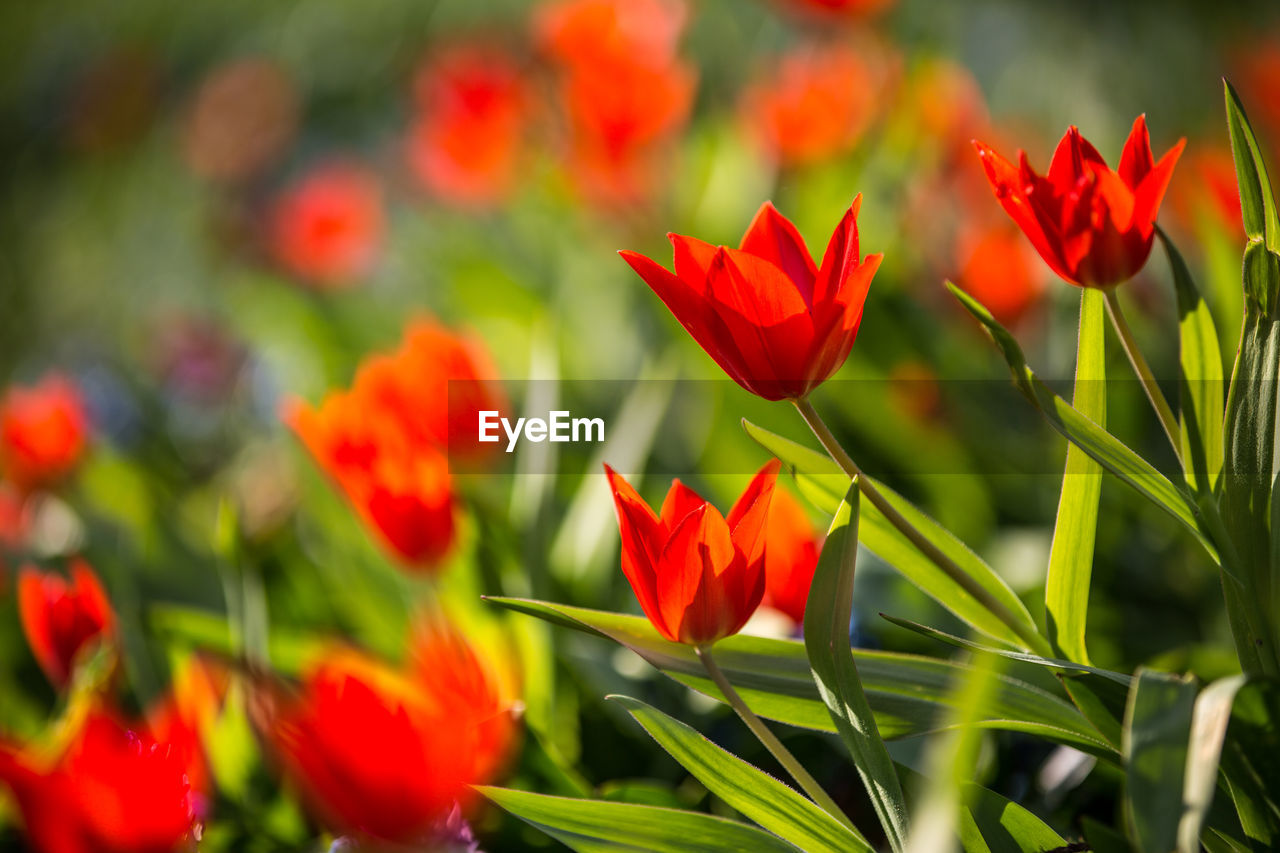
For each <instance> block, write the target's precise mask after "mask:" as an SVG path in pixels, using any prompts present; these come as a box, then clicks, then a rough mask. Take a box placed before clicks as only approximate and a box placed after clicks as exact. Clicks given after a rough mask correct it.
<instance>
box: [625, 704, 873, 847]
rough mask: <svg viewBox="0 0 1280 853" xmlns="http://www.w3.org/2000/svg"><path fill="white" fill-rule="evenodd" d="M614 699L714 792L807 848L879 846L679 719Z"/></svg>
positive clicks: (743, 812)
mask: <svg viewBox="0 0 1280 853" xmlns="http://www.w3.org/2000/svg"><path fill="white" fill-rule="evenodd" d="M609 698H610V699H612V700H613V701H615V702H617V703H618V704H620V705H622V706H623V707H624V708H626V709H627V711H628V713H630V714H631V716H632V717H635V719H636V722H638V723H639V724H640V725H642V726H644V730H645V731H647V732H648V733H649V734H650V736H652V737H653V739H654V740H656V741H657V742H658V744H659V745H660V746H661V747H662V748H663V749H665V750H666V751H667V752H669V753H670V754H671V757H672V758H674V759H675V760H676V761H678V762H680V765H681V766H682V767H684V769H686V770H688V771H689V772H690V773H691V774H693V777H694V778H695V779H697V780H698V781H699V782H701V783H702V784H703V786H705V787H706V789H707V790H708V791H710V792H711V793H713V794H715V795H716V796H717V797H719V798H720V799H722V800H724V801H725V802H726V803H728V804H729V805H730V806H732V807H733V808H735V809H737V810H738V811H739V812H741V813H742V815H743V816H744V817H746V818H748V819H749V820H752V821H755V822H756V823H757V824H759V825H760V826H762V827H764V828H765V829H767V830H769V831H770V832H772V833H774V834H776V835H778V836H780V837H782V838H784V839H785V840H787V841H789V842H791V843H792V844H795V845H796V846H797V847H799V848H800V849H801V850H804V851H814V852H815V853H820V851H830V853H845V851H866V853H871V851H873V850H874V848H873V847H872V846H871V844H870V843H869V842H868V841H867V840H866V839H865V838H863V837H862V836H861V835H858V834H855V833H854V832H852V831H851V830H849V829H847V828H845V827H844V826H843V825H841V824H840V822H839V821H837V820H836V819H835V818H833V817H832V816H831V815H829V814H827V813H826V812H824V811H823V810H822V809H820V808H818V807H817V806H816V805H814V804H813V803H811V802H810V801H809V800H807V799H805V798H804V797H802V796H801V795H800V794H798V793H796V791H794V790H792V789H791V788H789V787H788V786H786V785H784V784H783V783H782V782H779V781H778V780H777V779H775V778H773V777H772V776H770V775H768V774H767V773H764V772H763V771H761V770H757V769H756V768H755V767H752V766H751V765H750V764H748V763H747V762H745V761H743V760H742V759H741V758H738V757H737V756H736V755H733V754H732V753H730V752H727V751H726V750H724V749H721V748H720V747H718V746H716V745H715V744H714V743H712V742H711V741H709V740H707V739H706V738H705V737H703V736H702V735H701V734H699V733H698V732H697V731H696V730H694V729H693V728H691V727H689V726H687V725H685V724H684V723H682V722H680V721H679V720H677V719H675V718H674V717H669V716H667V715H666V714H664V713H662V712H661V711H659V710H658V709H657V708H653V707H650V706H649V705H646V704H645V703H643V702H641V701H639V700H638V699H632V698H630V697H629V696H610V697H609Z"/></svg>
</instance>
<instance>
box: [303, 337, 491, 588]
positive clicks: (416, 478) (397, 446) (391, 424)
mask: <svg viewBox="0 0 1280 853" xmlns="http://www.w3.org/2000/svg"><path fill="white" fill-rule="evenodd" d="M494 375H495V374H494V372H493V370H492V368H491V366H490V364H489V361H488V358H487V355H486V354H485V353H484V351H483V350H482V349H481V348H480V347H479V345H478V344H477V343H476V342H475V341H473V340H471V339H469V338H467V337H464V336H462V335H458V334H455V333H453V332H450V331H449V330H447V329H445V328H443V327H442V326H439V325H437V324H436V323H434V322H430V321H421V322H417V323H415V324H413V325H412V326H410V328H409V331H408V332H407V333H406V336H405V341H404V344H403V345H402V346H401V347H400V349H399V350H398V351H396V352H395V353H393V354H390V355H377V356H373V357H371V358H369V359H368V360H366V361H365V363H364V364H363V365H362V366H361V368H360V370H359V371H358V372H357V373H356V378H355V381H354V382H353V383H352V386H351V389H350V390H348V391H335V392H331V393H330V394H329V395H328V396H327V397H326V398H325V400H324V402H323V403H321V405H320V406H319V408H315V409H313V408H310V407H308V406H307V405H305V404H303V403H301V402H298V401H290V402H288V403H287V404H286V406H285V410H284V419H285V421H286V422H287V423H288V424H289V426H290V427H291V428H292V429H293V431H294V432H295V433H297V435H298V437H299V438H301V439H302V441H303V443H304V444H305V445H306V446H307V449H308V450H309V451H310V452H311V455H312V456H313V457H314V458H315V460H316V461H317V462H318V463H319V464H320V466H321V467H322V468H323V469H324V470H325V472H326V473H328V474H329V476H330V477H332V478H333V480H334V481H335V482H336V483H337V485H338V486H339V487H340V488H341V489H342V490H343V492H344V493H345V494H346V496H347V499H348V500H349V501H350V502H351V504H352V506H354V507H355V509H356V511H357V512H358V513H359V514H360V516H361V518H362V519H363V520H364V521H365V523H366V525H367V526H369V527H370V528H372V529H373V530H374V531H376V532H377V534H378V535H379V536H380V538H381V540H382V541H383V543H384V544H385V545H386V546H387V547H388V548H389V549H390V550H391V552H392V553H393V554H394V555H396V556H397V557H399V558H400V560H401V561H402V562H403V563H404V564H405V565H407V566H409V567H410V568H414V569H430V568H432V567H434V566H436V565H438V564H439V562H440V561H441V560H442V559H443V558H444V556H445V555H446V554H447V553H448V551H449V550H450V548H451V547H452V545H453V542H454V537H455V519H454V497H453V487H452V478H451V476H450V473H449V462H450V459H451V458H457V459H458V460H460V461H465V460H468V459H473V458H476V457H478V456H480V455H481V454H482V452H487V451H488V450H489V448H488V447H487V446H486V445H481V444H479V442H478V440H477V438H478V430H477V426H478V422H479V415H478V413H479V412H480V411H482V410H486V409H488V410H494V411H501V410H502V409H503V406H504V402H503V401H502V398H501V394H500V392H499V390H498V389H497V388H496V386H495V384H494V383H493V381H492V379H493V376H494ZM446 453H447V454H448V455H446Z"/></svg>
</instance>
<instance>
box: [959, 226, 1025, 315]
mask: <svg viewBox="0 0 1280 853" xmlns="http://www.w3.org/2000/svg"><path fill="white" fill-rule="evenodd" d="M1029 251H1030V250H1029V249H1028V248H1027V244H1026V241H1025V240H1023V238H1022V235H1020V234H1019V233H1018V229H1017V228H1016V227H1014V226H1013V225H1011V224H1008V223H998V224H989V225H982V224H968V225H964V226H961V232H960V235H959V237H958V238H957V239H956V259H955V260H956V264H957V268H958V269H959V272H958V273H957V274H956V276H955V277H956V281H957V283H959V284H960V285H961V286H962V287H963V288H964V289H965V290H967V291H968V292H969V293H971V294H972V295H973V296H974V298H975V299H977V300H978V301H979V302H981V303H982V304H983V305H985V306H987V308H988V309H990V311H991V313H992V315H994V316H995V318H996V319H997V320H999V321H1000V322H1001V323H1002V324H1004V325H1006V326H1015V325H1017V324H1018V323H1019V322H1021V320H1022V318H1023V317H1024V316H1026V314H1027V312H1028V311H1029V310H1030V309H1031V308H1032V306H1034V305H1035V304H1036V302H1038V301H1039V299H1040V297H1041V295H1042V294H1043V292H1044V285H1043V282H1042V280H1041V279H1040V277H1039V275H1037V272H1038V269H1039V268H1037V267H1035V266H1033V259H1032V257H1029V256H1028V252H1029Z"/></svg>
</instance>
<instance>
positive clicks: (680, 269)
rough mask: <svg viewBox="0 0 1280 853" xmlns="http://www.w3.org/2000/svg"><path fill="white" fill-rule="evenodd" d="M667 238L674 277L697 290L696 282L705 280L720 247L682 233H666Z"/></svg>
mask: <svg viewBox="0 0 1280 853" xmlns="http://www.w3.org/2000/svg"><path fill="white" fill-rule="evenodd" d="M667 239H668V240H670V241H671V250H672V258H673V266H674V268H675V271H676V277H677V278H679V279H680V280H681V281H684V282H687V283H688V284H689V285H690V286H691V287H693V288H694V289H695V290H697V289H698V288H697V283H698V282H704V281H706V280H707V272H708V270H710V269H711V262H712V260H713V259H714V258H715V256H716V252H718V251H719V250H720V247H719V246H714V245H712V244H711V243H708V242H707V241H705V240H699V239H698V238H697V237H686V236H684V235H683V234H668V235H667Z"/></svg>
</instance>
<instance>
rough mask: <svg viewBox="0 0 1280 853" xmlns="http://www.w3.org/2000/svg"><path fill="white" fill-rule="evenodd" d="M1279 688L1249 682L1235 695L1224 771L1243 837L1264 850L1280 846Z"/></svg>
mask: <svg viewBox="0 0 1280 853" xmlns="http://www.w3.org/2000/svg"><path fill="white" fill-rule="evenodd" d="M1277 755H1280V686H1277V684H1276V683H1275V682H1274V681H1264V680H1259V681H1250V682H1249V683H1248V684H1246V685H1245V686H1244V687H1242V688H1241V689H1240V690H1239V691H1238V692H1237V694H1236V697H1235V703H1234V705H1233V706H1232V709H1231V722H1230V724H1229V725H1228V727H1227V742H1226V746H1225V747H1224V749H1223V753H1222V759H1221V765H1222V770H1223V773H1224V774H1225V776H1226V780H1227V785H1228V789H1229V790H1230V792H1231V799H1232V802H1233V803H1234V804H1235V807H1236V813H1237V814H1238V815H1239V818H1240V826H1241V828H1242V829H1243V831H1244V834H1245V835H1246V836H1248V838H1249V839H1250V840H1252V841H1254V842H1257V845H1258V848H1257V849H1263V850H1272V849H1275V847H1276V845H1277V843H1280V795H1277V793H1276V792H1277V791H1280V762H1278V761H1277V760H1276V756H1277Z"/></svg>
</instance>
